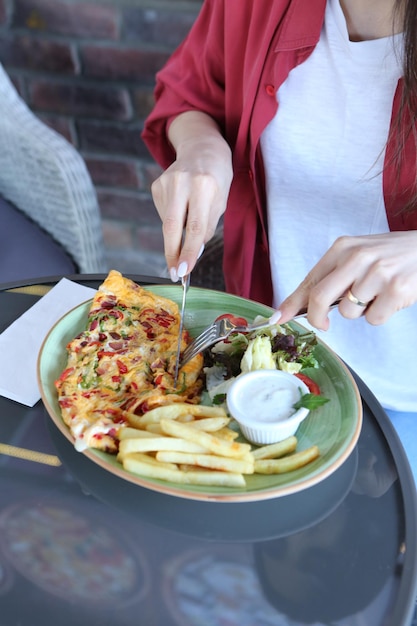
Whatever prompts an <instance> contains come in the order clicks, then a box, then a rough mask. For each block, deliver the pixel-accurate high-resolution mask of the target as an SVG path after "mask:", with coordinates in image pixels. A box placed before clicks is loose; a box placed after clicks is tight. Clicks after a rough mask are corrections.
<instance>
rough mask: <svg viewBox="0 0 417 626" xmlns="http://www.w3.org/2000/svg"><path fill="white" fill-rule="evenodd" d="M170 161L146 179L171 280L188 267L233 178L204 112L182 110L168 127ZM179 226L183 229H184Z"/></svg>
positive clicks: (226, 153) (214, 221)
mask: <svg viewBox="0 0 417 626" xmlns="http://www.w3.org/2000/svg"><path fill="white" fill-rule="evenodd" d="M169 139H170V141H171V143H172V145H173V146H174V149H175V151H176V160H175V161H174V162H173V163H172V165H171V166H170V167H168V169H167V170H165V172H163V174H161V176H160V177H159V178H157V179H156V180H155V181H154V183H153V184H152V196H153V200H154V203H155V206H156V208H157V211H158V213H159V216H160V218H161V220H162V232H163V237H164V249H165V257H166V261H167V265H168V269H169V271H170V276H171V279H172V280H173V281H174V282H176V281H177V280H178V278H179V277H180V278H181V277H182V276H185V275H186V274H188V273H189V272H191V270H192V269H193V267H194V265H195V263H196V261H197V259H198V257H199V255H200V254H201V251H202V249H203V247H204V244H205V243H207V241H209V239H211V237H212V236H213V235H214V233H215V230H216V227H217V223H218V221H219V219H220V217H221V215H222V214H223V213H224V211H225V210H226V203H227V198H228V195H229V190H230V185H231V182H232V178H233V169H232V156H231V150H230V147H229V145H228V144H227V143H226V141H225V139H224V138H223V136H222V135H221V133H220V131H219V129H218V126H217V124H216V123H215V122H214V120H213V119H212V118H210V117H209V116H208V115H206V114H205V113H200V112H198V111H187V112H186V113H182V114H181V115H179V116H178V118H176V119H175V120H174V121H173V122H172V124H171V126H170V129H169ZM184 231H185V232H184Z"/></svg>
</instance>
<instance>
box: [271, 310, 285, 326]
mask: <svg viewBox="0 0 417 626" xmlns="http://www.w3.org/2000/svg"><path fill="white" fill-rule="evenodd" d="M281 317H282V313H281V311H275V313H272V315H271V317H270V318H269V320H268V321H269V323H270V324H277V323H278V322H279V320H280V319H281Z"/></svg>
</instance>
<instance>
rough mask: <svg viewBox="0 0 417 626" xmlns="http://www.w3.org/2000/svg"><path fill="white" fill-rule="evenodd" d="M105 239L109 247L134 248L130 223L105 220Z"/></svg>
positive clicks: (103, 222) (103, 225)
mask: <svg viewBox="0 0 417 626" xmlns="http://www.w3.org/2000/svg"><path fill="white" fill-rule="evenodd" d="M102 227H103V239H104V245H105V246H106V247H107V248H132V246H133V239H132V229H131V226H130V223H120V222H115V221H113V220H103V221H102Z"/></svg>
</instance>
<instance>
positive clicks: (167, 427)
mask: <svg viewBox="0 0 417 626" xmlns="http://www.w3.org/2000/svg"><path fill="white" fill-rule="evenodd" d="M134 418H135V419H132V420H130V419H129V426H126V427H124V428H122V429H121V430H120V434H119V440H120V442H119V451H118V456H117V459H118V461H119V462H120V463H121V464H122V465H123V467H124V469H126V470H127V471H129V472H132V473H134V474H139V475H141V476H144V477H148V478H153V479H156V480H166V481H169V482H173V483H177V484H184V485H206V486H219V487H231V488H240V489H241V488H245V487H246V481H245V476H247V475H253V474H282V473H284V472H291V471H294V470H296V469H298V468H300V467H303V466H304V465H306V464H307V463H311V462H312V461H314V459H316V458H317V457H318V456H319V454H320V453H319V449H318V447H317V446H311V447H310V448H308V449H307V450H301V451H298V452H297V451H296V448H297V443H298V442H297V438H296V437H295V436H292V437H288V438H287V439H285V440H283V441H280V442H278V443H275V444H271V445H265V446H260V447H252V445H251V444H249V443H241V442H239V441H236V438H237V437H238V436H239V433H238V432H237V431H236V430H235V429H233V428H232V427H231V419H230V418H229V416H228V415H227V413H226V412H225V410H224V409H223V408H221V407H213V406H204V405H198V404H196V405H192V404H185V403H175V404H171V405H165V406H161V407H158V408H155V409H152V410H151V411H148V412H147V413H146V414H145V415H142V416H134Z"/></svg>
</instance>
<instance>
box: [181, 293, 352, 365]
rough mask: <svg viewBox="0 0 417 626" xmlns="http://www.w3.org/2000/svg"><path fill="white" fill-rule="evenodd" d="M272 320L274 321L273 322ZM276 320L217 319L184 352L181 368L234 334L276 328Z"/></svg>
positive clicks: (304, 311) (304, 312)
mask: <svg viewBox="0 0 417 626" xmlns="http://www.w3.org/2000/svg"><path fill="white" fill-rule="evenodd" d="M341 299H342V298H339V299H338V300H336V301H335V302H333V304H331V305H330V307H329V310H332V309H334V308H335V307H337V305H338V304H339V303H340V301H341ZM306 315H307V309H306V308H305V309H301V310H300V312H299V313H297V315H294V317H293V318H292V319H291V320H289V321H291V322H292V321H293V320H297V319H299V318H301V317H306ZM271 320H272V321H271ZM273 320H274V315H272V316H271V317H270V318H269V319H267V320H265V321H261V322H257V323H255V324H245V325H240V324H235V323H234V322H232V321H231V320H230V319H229V318H223V317H222V318H221V319H216V320H214V322H213V323H212V324H210V326H207V328H205V329H204V330H203V332H202V333H200V335H198V337H196V338H195V339H194V340H193V341H192V342H191V343H190V344H189V345H188V346H187V347H186V348H185V350H184V352H183V354H182V359H181V367H183V365H185V364H186V363H188V361H191V359H193V358H194V357H195V356H197V354H199V353H200V352H203V351H204V350H206V349H207V348H210V346H214V344H216V343H218V342H219V341H222V340H223V339H227V338H228V336H229V335H231V334H232V333H250V332H252V331H254V330H260V329H262V328H268V327H269V326H274V325H275V324H276V322H275V321H273Z"/></svg>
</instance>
